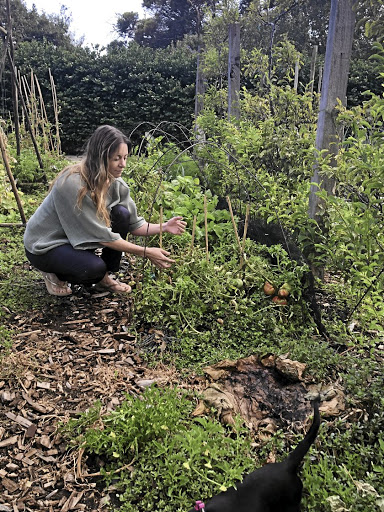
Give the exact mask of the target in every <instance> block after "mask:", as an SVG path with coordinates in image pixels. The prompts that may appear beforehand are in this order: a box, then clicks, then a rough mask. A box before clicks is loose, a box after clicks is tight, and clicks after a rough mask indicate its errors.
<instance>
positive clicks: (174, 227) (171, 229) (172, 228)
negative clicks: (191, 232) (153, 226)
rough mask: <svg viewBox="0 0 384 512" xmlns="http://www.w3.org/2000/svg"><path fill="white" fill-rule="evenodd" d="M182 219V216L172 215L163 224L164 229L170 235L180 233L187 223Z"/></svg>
mask: <svg viewBox="0 0 384 512" xmlns="http://www.w3.org/2000/svg"><path fill="white" fill-rule="evenodd" d="M182 219H183V217H172V219H169V220H168V221H167V222H166V223H165V224H164V231H166V232H167V233H171V234H172V235H182V234H183V233H184V231H185V226H186V225H187V223H186V222H184V221H183V220H182Z"/></svg>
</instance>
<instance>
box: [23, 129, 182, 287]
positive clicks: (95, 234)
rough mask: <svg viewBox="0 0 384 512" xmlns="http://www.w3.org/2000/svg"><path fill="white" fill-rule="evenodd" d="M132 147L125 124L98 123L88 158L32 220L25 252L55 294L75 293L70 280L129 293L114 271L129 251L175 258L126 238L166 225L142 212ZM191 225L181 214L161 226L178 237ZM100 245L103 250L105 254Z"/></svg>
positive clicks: (159, 261) (56, 185)
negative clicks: (130, 173)
mask: <svg viewBox="0 0 384 512" xmlns="http://www.w3.org/2000/svg"><path fill="white" fill-rule="evenodd" d="M130 150H131V143H130V140H129V139H128V138H127V137H126V136H125V135H124V134H123V133H122V132H120V131H119V130H118V129H116V128H114V127H112V126H108V125H103V126H100V127H99V128H97V129H96V130H95V132H94V133H93V134H92V136H91V137H90V139H89V141H88V143H87V146H86V151H85V154H84V157H83V159H82V160H81V161H80V162H79V163H78V164H75V165H73V166H70V167H67V168H66V169H64V170H63V171H62V172H61V173H60V174H59V175H58V176H57V177H56V179H55V181H54V182H53V185H52V186H51V189H50V191H49V193H48V195H47V197H46V198H45V199H44V201H43V202H42V204H41V205H40V206H39V207H38V209H37V210H36V212H35V213H34V214H33V215H32V217H31V218H30V220H29V221H28V223H27V226H26V230H25V235H24V245H25V251H26V255H27V258H28V259H29V261H30V262H31V264H32V265H33V266H34V267H36V268H37V269H38V270H40V271H41V273H42V276H43V278H44V282H45V285H46V287H47V291H48V293H50V294H52V295H57V296H67V295H70V294H71V293H72V289H71V286H70V284H82V285H85V286H91V285H95V287H96V289H98V290H110V291H113V292H126V293H129V292H130V291H131V289H130V286H129V285H128V284H125V283H121V282H119V281H117V280H116V279H114V278H112V276H111V275H110V272H116V271H118V270H119V266H120V260H121V256H122V252H126V253H130V254H133V255H136V256H141V257H145V258H148V259H149V260H150V261H151V262H152V263H153V264H154V265H155V266H156V267H158V268H160V269H164V268H168V267H170V266H171V265H172V264H173V263H174V260H173V259H171V258H169V255H170V253H169V252H167V251H165V250H164V249H161V248H159V247H142V246H140V245H136V244H134V243H131V242H128V241H127V240H126V237H127V234H128V233H132V234H133V235H138V236H151V235H155V234H158V233H160V224H150V223H147V222H146V221H145V220H144V218H143V217H141V216H139V215H138V213H137V210H136V205H135V203H134V201H133V200H132V198H131V196H130V190H129V187H128V185H127V183H125V181H124V180H123V179H122V178H121V175H122V172H123V170H124V168H125V165H126V162H127V158H128V156H129V153H130ZM185 226H186V223H185V222H184V221H183V219H182V217H173V218H172V219H170V220H168V221H167V222H165V223H164V224H163V226H162V230H163V231H164V232H167V233H171V234H174V235H179V234H182V233H183V232H184V231H185ZM96 249H101V255H100V256H98V255H97V254H95V250H96Z"/></svg>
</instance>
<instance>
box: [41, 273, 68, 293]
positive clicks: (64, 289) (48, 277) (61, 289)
mask: <svg viewBox="0 0 384 512" xmlns="http://www.w3.org/2000/svg"><path fill="white" fill-rule="evenodd" d="M40 272H41V271H40ZM41 275H42V276H43V279H44V283H45V286H46V287H47V291H48V293H49V294H50V295H56V296H57V297H66V296H68V295H72V290H71V289H70V287H69V286H68V283H66V282H63V281H59V282H55V281H53V279H52V276H54V278H56V279H57V277H56V275H55V274H50V273H48V272H41ZM61 283H62V284H61Z"/></svg>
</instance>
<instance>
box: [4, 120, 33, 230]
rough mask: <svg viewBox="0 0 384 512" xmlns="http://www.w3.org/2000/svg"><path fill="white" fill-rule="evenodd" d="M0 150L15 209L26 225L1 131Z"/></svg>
mask: <svg viewBox="0 0 384 512" xmlns="http://www.w3.org/2000/svg"><path fill="white" fill-rule="evenodd" d="M0 148H1V156H2V157H3V161H4V167H5V170H6V171H7V175H8V178H9V181H10V183H11V187H12V191H13V195H14V196H15V199H16V203H17V207H18V209H19V213H20V217H21V220H22V222H23V224H26V223H27V219H26V217H25V214H24V210H23V205H22V204H21V201H20V196H19V193H18V191H17V187H16V183H15V179H14V177H13V174H12V171H11V167H10V165H9V162H8V157H7V151H6V148H5V135H4V132H3V130H0Z"/></svg>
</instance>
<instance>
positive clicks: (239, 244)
mask: <svg viewBox="0 0 384 512" xmlns="http://www.w3.org/2000/svg"><path fill="white" fill-rule="evenodd" d="M226 200H227V203H228V208H229V213H230V214H231V220H232V226H233V229H234V231H235V236H236V240H237V245H238V246H239V250H240V252H241V243H240V238H239V233H238V232H237V226H236V222H235V217H234V216H233V211H232V205H231V200H230V199H229V196H227V197H226Z"/></svg>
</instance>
